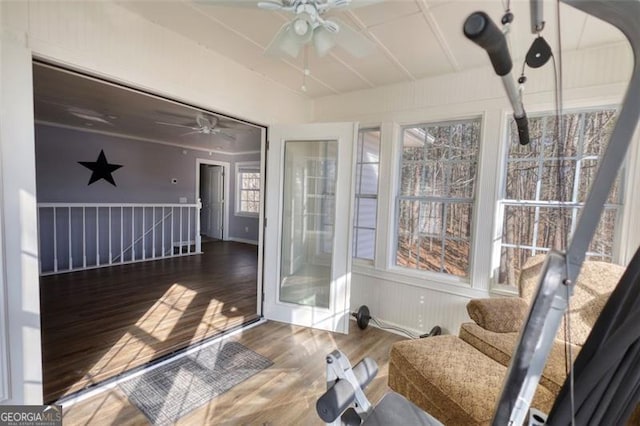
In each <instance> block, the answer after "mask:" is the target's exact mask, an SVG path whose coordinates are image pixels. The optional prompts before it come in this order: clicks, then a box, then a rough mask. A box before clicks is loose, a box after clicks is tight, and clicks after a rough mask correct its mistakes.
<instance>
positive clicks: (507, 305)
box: [467, 297, 529, 333]
mask: <svg viewBox="0 0 640 426" xmlns="http://www.w3.org/2000/svg"><path fill="white" fill-rule="evenodd" d="M528 312H529V304H528V303H527V301H526V300H524V299H522V298H520V297H494V298H490V299H471V301H469V303H467V313H469V317H470V318H471V319H472V320H473V321H474V322H475V323H476V324H478V325H479V326H480V327H482V328H486V329H487V330H490V331H495V332H496V333H510V332H513V331H519V330H520V327H522V323H523V322H524V320H525V318H526V317H527V313H528Z"/></svg>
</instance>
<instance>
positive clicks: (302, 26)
mask: <svg viewBox="0 0 640 426" xmlns="http://www.w3.org/2000/svg"><path fill="white" fill-rule="evenodd" d="M293 31H295V33H296V34H298V35H299V36H304V35H305V34H307V32H308V31H309V23H308V22H307V20H306V19H296V20H295V21H293Z"/></svg>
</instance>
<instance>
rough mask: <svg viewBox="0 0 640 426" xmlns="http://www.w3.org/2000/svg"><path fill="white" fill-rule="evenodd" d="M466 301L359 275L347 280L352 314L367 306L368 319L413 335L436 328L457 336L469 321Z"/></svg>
mask: <svg viewBox="0 0 640 426" xmlns="http://www.w3.org/2000/svg"><path fill="white" fill-rule="evenodd" d="M470 299H471V297H468V296H463V295H455V294H451V293H447V292H440V291H437V290H433V289H429V288H424V287H418V286H414V285H410V284H406V283H400V282H397V281H390V280H388V279H380V278H373V277H371V276H369V275H364V274H359V273H353V274H352V278H351V311H352V312H355V311H356V310H357V309H358V307H359V306H360V305H367V306H368V307H369V310H370V311H371V316H372V317H374V318H376V319H378V320H381V321H384V322H386V323H387V324H389V325H394V326H397V327H402V328H406V329H408V330H409V331H411V332H412V333H414V334H422V333H427V332H429V331H430V330H431V328H432V327H433V326H435V325H439V326H440V327H442V331H443V333H447V334H455V335H457V334H458V330H459V329H460V324H462V323H463V322H466V321H469V316H468V315H467V311H466V308H465V306H466V304H467V302H469V300H470Z"/></svg>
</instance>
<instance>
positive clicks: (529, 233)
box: [498, 109, 622, 286]
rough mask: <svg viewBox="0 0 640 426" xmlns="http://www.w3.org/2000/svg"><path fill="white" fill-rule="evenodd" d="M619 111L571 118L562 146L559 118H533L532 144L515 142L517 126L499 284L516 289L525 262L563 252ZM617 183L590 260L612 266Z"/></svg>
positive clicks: (577, 114)
mask: <svg viewBox="0 0 640 426" xmlns="http://www.w3.org/2000/svg"><path fill="white" fill-rule="evenodd" d="M615 116H616V113H615V110H613V109H607V110H599V111H582V112H573V113H567V114H565V115H564V116H563V118H564V133H565V135H566V138H565V140H566V143H565V147H564V149H563V148H562V147H560V145H559V143H558V126H557V123H556V117H555V115H553V114H547V115H544V116H540V117H533V118H530V119H529V129H530V136H531V143H530V144H529V145H528V146H521V145H519V144H518V142H517V134H516V130H515V125H512V127H511V131H510V135H509V152H508V154H507V159H506V174H505V181H504V186H503V188H504V189H503V196H502V200H501V202H500V203H501V207H502V210H503V229H502V240H501V241H500V245H501V247H500V249H501V250H500V270H499V275H498V282H499V283H500V284H506V285H511V286H515V285H517V277H518V276H519V273H520V269H521V267H522V265H523V264H524V262H526V260H527V258H528V257H530V256H534V255H536V254H539V253H545V252H547V251H549V249H550V248H553V247H559V248H561V249H564V248H566V247H565V243H564V241H565V239H566V237H567V236H568V235H570V233H571V232H572V231H573V230H574V228H575V226H576V225H577V222H578V218H579V217H580V211H581V209H582V207H583V206H584V202H585V199H586V196H587V194H588V192H589V188H590V186H591V183H592V182H593V179H594V178H595V174H596V170H597V168H598V162H599V161H600V157H601V156H602V154H603V153H604V151H605V149H606V146H607V143H608V142H609V137H610V135H611V130H612V129H613V124H614V122H615ZM620 182H621V179H620V177H618V180H617V182H616V184H615V185H614V187H613V188H612V191H611V193H610V194H609V199H608V201H607V204H606V205H605V210H604V212H603V214H602V218H601V220H600V225H599V227H598V230H597V231H596V235H595V236H594V238H593V240H592V242H591V246H590V247H589V252H588V253H587V257H588V258H591V259H595V260H604V261H611V260H612V257H613V243H614V235H615V229H616V223H617V220H618V214H619V212H621V211H622V209H621V204H620V201H621V199H622V198H621V196H622V187H621V183H620Z"/></svg>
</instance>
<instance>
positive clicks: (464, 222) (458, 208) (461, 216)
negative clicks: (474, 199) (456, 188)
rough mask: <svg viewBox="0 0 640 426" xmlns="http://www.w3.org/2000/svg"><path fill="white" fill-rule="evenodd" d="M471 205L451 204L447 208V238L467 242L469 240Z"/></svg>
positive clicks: (471, 219) (471, 220)
mask: <svg viewBox="0 0 640 426" xmlns="http://www.w3.org/2000/svg"><path fill="white" fill-rule="evenodd" d="M471 212H472V205H471V204H470V203H469V204H466V203H453V204H449V205H448V206H447V226H446V228H445V235H446V237H447V238H449V239H451V238H454V239H460V240H469V239H471V223H472V222H473V217H472V215H471Z"/></svg>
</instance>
